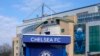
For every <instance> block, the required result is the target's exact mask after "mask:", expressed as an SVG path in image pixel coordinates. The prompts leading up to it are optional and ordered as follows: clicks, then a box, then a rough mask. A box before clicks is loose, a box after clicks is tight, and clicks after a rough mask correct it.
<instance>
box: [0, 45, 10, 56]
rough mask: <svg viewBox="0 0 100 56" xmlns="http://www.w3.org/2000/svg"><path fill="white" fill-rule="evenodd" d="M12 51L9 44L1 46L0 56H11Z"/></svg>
mask: <svg viewBox="0 0 100 56" xmlns="http://www.w3.org/2000/svg"><path fill="white" fill-rule="evenodd" d="M11 53H12V49H11V46H10V45H9V44H3V45H1V46H0V56H11Z"/></svg>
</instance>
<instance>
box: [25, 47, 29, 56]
mask: <svg viewBox="0 0 100 56" xmlns="http://www.w3.org/2000/svg"><path fill="white" fill-rule="evenodd" d="M25 53H26V56H30V48H28V47H26V52H25Z"/></svg>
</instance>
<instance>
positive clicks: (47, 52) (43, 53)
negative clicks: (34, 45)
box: [40, 50, 52, 56]
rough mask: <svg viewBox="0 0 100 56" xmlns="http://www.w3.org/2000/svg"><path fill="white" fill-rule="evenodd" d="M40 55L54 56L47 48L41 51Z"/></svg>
mask: <svg viewBox="0 0 100 56" xmlns="http://www.w3.org/2000/svg"><path fill="white" fill-rule="evenodd" d="M40 56H52V54H51V52H49V51H47V50H45V51H42V52H41V53H40Z"/></svg>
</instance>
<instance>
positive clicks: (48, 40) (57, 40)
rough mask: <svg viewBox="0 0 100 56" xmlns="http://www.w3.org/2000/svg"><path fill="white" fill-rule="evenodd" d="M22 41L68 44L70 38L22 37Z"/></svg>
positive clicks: (47, 36) (48, 36)
mask: <svg viewBox="0 0 100 56" xmlns="http://www.w3.org/2000/svg"><path fill="white" fill-rule="evenodd" d="M22 41H23V42H27V43H52V44H53V43H54V44H69V43H70V41H71V36H50V35H23V38H22Z"/></svg>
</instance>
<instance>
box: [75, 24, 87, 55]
mask: <svg viewBox="0 0 100 56" xmlns="http://www.w3.org/2000/svg"><path fill="white" fill-rule="evenodd" d="M74 34H75V35H74V36H75V42H74V44H75V45H74V52H75V54H85V41H86V40H85V24H78V25H75V29H74Z"/></svg>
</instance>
